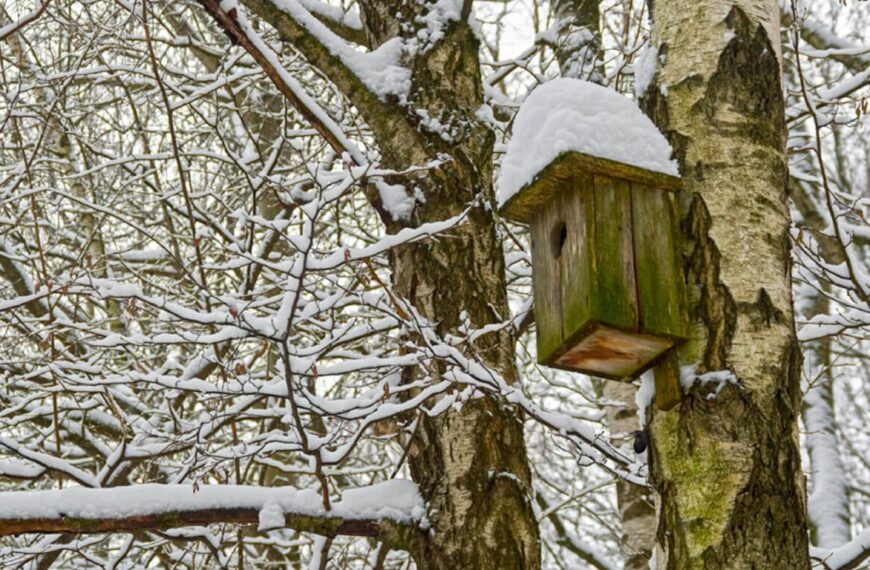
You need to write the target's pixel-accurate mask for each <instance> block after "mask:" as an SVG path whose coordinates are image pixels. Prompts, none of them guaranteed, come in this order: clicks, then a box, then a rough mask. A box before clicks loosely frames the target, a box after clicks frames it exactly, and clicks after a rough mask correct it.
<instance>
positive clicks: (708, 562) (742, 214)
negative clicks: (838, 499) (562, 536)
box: [644, 0, 809, 569]
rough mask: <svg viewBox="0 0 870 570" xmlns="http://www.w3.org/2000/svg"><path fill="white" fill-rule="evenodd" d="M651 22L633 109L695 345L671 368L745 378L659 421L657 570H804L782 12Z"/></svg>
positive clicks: (700, 392)
mask: <svg viewBox="0 0 870 570" xmlns="http://www.w3.org/2000/svg"><path fill="white" fill-rule="evenodd" d="M652 16H653V33H654V42H655V44H656V45H657V47H658V48H659V53H660V54H661V56H662V57H661V58H660V62H659V68H658V70H657V81H656V82H655V83H654V84H653V85H652V86H651V87H650V88H649V89H648V91H647V93H646V94H645V96H644V104H645V106H646V108H647V110H648V112H649V113H650V114H651V115H652V117H653V118H654V120H655V121H656V123H657V124H658V125H659V127H660V128H661V129H662V131H663V132H665V134H666V135H667V136H668V137H669V139H670V140H671V143H672V145H673V146H674V148H675V151H676V153H677V158H678V160H679V162H680V166H681V170H682V174H683V180H684V186H683V188H684V191H683V192H682V197H681V218H682V231H683V236H684V255H685V257H686V266H685V267H686V280H687V285H688V287H687V289H688V291H689V292H690V317H691V320H692V322H693V324H694V339H693V342H691V343H689V345H688V347H687V348H686V349H684V350H683V351H682V354H681V357H682V360H683V363H684V364H694V365H696V366H697V371H698V372H699V373H704V372H708V371H714V370H729V371H731V372H732V373H733V374H734V375H735V376H736V377H737V378H738V379H739V381H740V385H739V386H732V385H727V386H725V387H723V389H722V390H721V392H720V393H719V395H718V397H714V398H712V399H708V397H707V396H708V392H709V390H705V389H703V388H700V387H697V386H696V387H694V388H692V389H690V390H689V391H688V392H687V393H686V394H685V396H684V399H683V401H682V403H681V404H680V405H679V406H677V407H675V408H674V409H672V410H671V411H668V412H654V416H653V421H652V426H651V435H652V441H651V451H650V456H651V459H650V461H651V464H650V470H651V477H652V480H653V482H654V484H655V486H656V488H657V490H658V491H659V493H660V496H661V506H660V518H659V529H658V537H657V541H658V544H657V563H658V567H659V568H680V569H683V568H809V554H808V542H807V532H806V529H807V516H806V498H805V489H804V479H803V475H802V473H801V468H800V453H799V448H798V440H797V416H798V413H799V411H800V397H801V394H800V351H799V348H798V345H797V340H796V335H795V331H794V317H793V308H792V299H791V283H790V261H789V247H790V246H789V240H788V229H789V216H788V209H787V201H786V199H787V166H786V160H785V136H784V135H785V119H784V107H783V99H782V88H781V82H780V81H781V80H780V74H781V72H780V69H781V55H780V45H779V6H778V3H777V2H775V1H774V0H742V1H738V2H724V1H721V0H703V1H691V2H690V1H688V0H656V2H655V3H654V6H653V8H652Z"/></svg>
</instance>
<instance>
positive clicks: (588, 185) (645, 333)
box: [504, 153, 685, 402]
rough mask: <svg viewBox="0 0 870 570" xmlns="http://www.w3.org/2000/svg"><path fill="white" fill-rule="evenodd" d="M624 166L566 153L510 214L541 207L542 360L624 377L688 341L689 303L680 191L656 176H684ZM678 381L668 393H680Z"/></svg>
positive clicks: (535, 258) (537, 277) (535, 245)
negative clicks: (681, 250) (681, 253)
mask: <svg viewBox="0 0 870 570" xmlns="http://www.w3.org/2000/svg"><path fill="white" fill-rule="evenodd" d="M616 164H617V163H613V162H611V161H603V160H599V159H594V158H593V157H588V156H586V155H582V154H579V153H568V154H565V155H563V156H562V157H560V158H559V159H557V160H556V162H554V163H553V164H552V165H550V167H548V168H547V169H545V170H544V173H542V174H541V175H540V176H539V177H538V178H537V179H536V181H535V182H534V183H533V184H532V185H530V186H528V187H526V188H524V189H522V190H521V191H520V192H519V193H518V194H517V196H516V197H515V198H514V200H513V201H512V202H511V204H513V206H511V205H509V206H508V207H506V210H505V211H504V212H505V213H507V214H508V215H515V214H517V212H518V211H522V209H521V208H519V206H518V205H519V204H522V205H523V207H532V206H533V207H534V213H533V215H532V216H531V218H529V221H530V230H531V239H532V263H533V271H532V280H533V284H534V295H535V319H536V323H537V348H538V360H539V361H540V362H541V363H543V364H546V365H549V366H553V367H556V368H563V369H567V370H574V371H580V372H585V373H588V374H592V375H595V376H601V377H604V378H611V379H617V380H621V379H630V378H634V377H636V376H637V375H638V374H639V373H641V372H642V371H643V370H645V369H647V368H649V367H650V366H652V365H654V364H655V363H656V362H658V361H660V360H661V359H662V358H663V356H664V354H666V353H667V352H668V351H669V350H670V349H671V348H673V347H674V346H676V345H678V344H680V343H681V342H682V340H683V338H684V336H685V333H684V328H685V327H684V317H683V309H684V305H685V303H684V294H683V290H682V272H681V270H680V264H679V263H678V251H677V239H676V235H677V234H676V229H675V227H674V220H675V212H674V205H673V196H672V193H671V192H669V191H667V190H666V189H663V188H660V187H657V186H651V185H650V184H649V183H648V182H649V181H657V182H661V183H663V184H664V185H665V187H666V188H673V187H675V184H676V183H678V180H676V179H673V178H672V177H668V176H664V175H658V174H656V173H647V175H645V176H642V175H640V174H639V173H638V171H640V169H636V168H635V167H630V166H627V165H619V166H614V165H616ZM607 168H610V170H607V171H606V172H605V170H606V169H607ZM643 172H647V171H643ZM662 378H665V377H664V376H662ZM663 381H664V380H663ZM675 382H676V380H674V381H669V385H668V386H667V387H663V393H664V394H667V397H666V398H665V399H664V400H663V401H669V402H670V401H671V400H672V399H673V398H674V397H678V395H679V385H678V383H675Z"/></svg>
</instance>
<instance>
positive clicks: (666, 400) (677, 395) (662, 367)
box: [653, 352, 683, 411]
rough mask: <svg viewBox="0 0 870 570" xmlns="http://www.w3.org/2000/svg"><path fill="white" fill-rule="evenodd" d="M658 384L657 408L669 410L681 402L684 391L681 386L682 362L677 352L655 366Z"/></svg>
mask: <svg viewBox="0 0 870 570" xmlns="http://www.w3.org/2000/svg"><path fill="white" fill-rule="evenodd" d="M653 377H654V378H655V384H656V408H658V409H659V410H662V411H667V410H670V409H671V408H673V407H674V406H676V405H677V404H679V403H680V400H681V399H682V397H683V392H682V389H681V387H680V363H679V357H678V356H677V353H676V352H671V353H670V354H669V355H668V356H667V357H665V359H664V360H663V361H661V362H659V363H658V364H656V365H655V366H654V367H653Z"/></svg>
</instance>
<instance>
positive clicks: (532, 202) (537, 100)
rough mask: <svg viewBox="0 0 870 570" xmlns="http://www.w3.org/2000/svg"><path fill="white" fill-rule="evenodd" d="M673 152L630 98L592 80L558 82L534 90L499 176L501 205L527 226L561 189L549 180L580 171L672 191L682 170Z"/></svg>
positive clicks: (520, 115) (520, 114) (517, 123)
mask: <svg viewBox="0 0 870 570" xmlns="http://www.w3.org/2000/svg"><path fill="white" fill-rule="evenodd" d="M671 154H672V151H671V147H670V145H669V144H668V141H667V140H666V139H665V137H664V136H663V135H662V134H661V132H659V130H658V129H657V128H656V126H655V125H654V124H653V122H652V121H650V119H649V118H648V117H647V116H646V115H644V114H643V112H641V110H640V109H639V108H638V107H637V105H635V104H634V102H633V101H631V100H630V99H627V98H625V97H623V96H622V95H620V94H619V93H617V92H616V91H613V90H612V89H608V88H606V87H602V86H600V85H596V84H594V83H589V82H588V81H580V80H578V79H555V80H553V81H550V82H547V83H545V84H543V85H541V86H540V87H538V88H537V89H535V90H534V91H533V92H532V94H531V95H529V97H528V98H527V99H526V101H525V102H524V103H523V105H522V107H520V110H519V112H518V113H517V116H516V119H515V120H514V126H513V136H512V137H511V140H510V143H509V144H508V148H507V153H506V155H505V157H504V160H503V161H502V166H501V172H500V174H499V177H498V183H497V198H498V205H499V208H500V209H501V210H502V213H503V214H504V215H505V216H506V217H508V218H511V219H515V220H517V221H521V222H525V221H528V219H527V218H528V216H530V214H531V211H530V208H532V209H533V208H534V207H536V206H538V205H540V204H542V203H543V202H544V201H546V200H547V199H549V197H550V195H551V193H552V192H555V191H556V190H558V184H552V183H549V184H548V183H546V182H547V181H546V180H545V179H547V178H551V177H555V178H557V179H559V178H561V179H564V178H566V177H569V176H570V175H571V174H572V173H575V174H576V173H577V172H592V173H599V174H607V175H609V176H614V177H619V178H625V179H629V180H636V181H638V182H643V183H645V184H650V185H653V186H658V187H660V188H663V189H674V188H676V187H678V186H679V178H678V177H679V172H678V170H677V163H676V161H674V160H673V159H672V158H671ZM541 182H544V184H543V187H541V185H540V184H539V183H541Z"/></svg>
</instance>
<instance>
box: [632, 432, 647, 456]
mask: <svg viewBox="0 0 870 570" xmlns="http://www.w3.org/2000/svg"><path fill="white" fill-rule="evenodd" d="M648 443H649V436H648V435H647V434H646V431H644V430H638V431H636V432H634V452H635V453H637V454H638V455H640V454H641V453H643V452H644V451H646V446H647V444H648Z"/></svg>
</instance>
